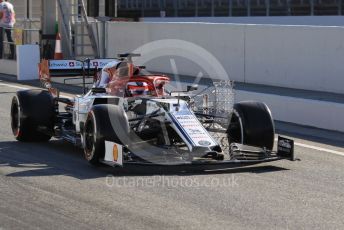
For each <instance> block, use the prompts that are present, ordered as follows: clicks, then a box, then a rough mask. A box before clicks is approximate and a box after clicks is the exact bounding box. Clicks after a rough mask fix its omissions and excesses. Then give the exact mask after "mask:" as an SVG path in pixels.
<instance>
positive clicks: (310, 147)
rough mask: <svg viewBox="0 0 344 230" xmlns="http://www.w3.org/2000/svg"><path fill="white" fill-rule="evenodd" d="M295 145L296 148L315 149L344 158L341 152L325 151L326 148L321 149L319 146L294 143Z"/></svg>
mask: <svg viewBox="0 0 344 230" xmlns="http://www.w3.org/2000/svg"><path fill="white" fill-rule="evenodd" d="M294 144H295V145H296V146H299V147H303V148H307V149H313V150H318V151H322V152H327V153H332V154H336V155H339V156H344V153H343V152H339V151H336V150H331V149H325V148H321V147H317V146H313V145H307V144H302V143H294Z"/></svg>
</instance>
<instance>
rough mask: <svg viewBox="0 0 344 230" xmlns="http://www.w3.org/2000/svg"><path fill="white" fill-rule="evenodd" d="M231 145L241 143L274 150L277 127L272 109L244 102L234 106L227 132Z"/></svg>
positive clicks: (263, 105)
mask: <svg viewBox="0 0 344 230" xmlns="http://www.w3.org/2000/svg"><path fill="white" fill-rule="evenodd" d="M227 134H228V140H229V143H230V144H231V143H241V144H246V145H251V146H256V147H261V148H267V149H269V150H272V148H273V145H274V139H275V126H274V121H273V119H272V116H271V112H270V109H269V108H268V106H267V105H266V104H264V103H260V102H255V101H244V102H239V103H237V104H235V105H234V112H233V115H232V118H231V122H230V125H229V128H228V130H227Z"/></svg>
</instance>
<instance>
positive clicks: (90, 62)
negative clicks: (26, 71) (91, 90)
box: [38, 59, 120, 95]
mask: <svg viewBox="0 0 344 230" xmlns="http://www.w3.org/2000/svg"><path fill="white" fill-rule="evenodd" d="M113 61H118V62H120V60H118V59H86V60H84V61H80V60H45V59H43V60H42V62H41V63H39V64H38V71H39V79H40V81H41V83H42V84H43V86H44V87H45V88H47V89H48V90H49V91H50V92H51V93H52V94H53V95H55V94H56V92H57V90H56V89H54V88H53V87H52V84H51V77H75V76H82V79H83V88H84V93H85V91H86V86H85V84H86V83H85V78H86V76H96V74H97V72H98V71H99V70H101V69H103V68H104V67H105V66H106V65H107V64H108V63H110V62H113ZM94 80H96V78H95V79H94Z"/></svg>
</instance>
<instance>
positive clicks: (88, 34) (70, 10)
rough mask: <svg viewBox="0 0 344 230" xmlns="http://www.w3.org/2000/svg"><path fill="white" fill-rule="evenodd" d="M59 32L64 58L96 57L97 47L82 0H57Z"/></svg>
mask: <svg viewBox="0 0 344 230" xmlns="http://www.w3.org/2000/svg"><path fill="white" fill-rule="evenodd" d="M57 3H58V9H59V15H60V17H59V20H60V27H61V29H60V32H61V36H62V41H63V43H62V44H64V45H65V46H66V47H67V49H66V51H67V52H68V54H67V55H66V54H65V56H68V57H66V58H72V59H84V58H98V57H99V49H98V44H97V39H96V35H95V32H94V30H93V24H94V23H96V20H94V21H93V22H94V23H91V21H90V19H89V18H88V17H87V12H86V7H85V4H84V1H83V0H58V1H57Z"/></svg>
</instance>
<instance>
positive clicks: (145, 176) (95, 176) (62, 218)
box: [0, 81, 344, 230]
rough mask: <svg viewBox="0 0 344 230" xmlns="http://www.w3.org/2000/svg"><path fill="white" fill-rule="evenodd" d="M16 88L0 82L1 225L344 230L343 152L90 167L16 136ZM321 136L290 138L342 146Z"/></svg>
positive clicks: (63, 146)
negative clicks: (236, 165)
mask: <svg viewBox="0 0 344 230" xmlns="http://www.w3.org/2000/svg"><path fill="white" fill-rule="evenodd" d="M0 83H6V84H12V83H8V82H3V81H2V82H0ZM19 87H20V86H19ZM24 87H26V86H24ZM16 90H17V89H15V88H13V87H8V86H6V85H1V84H0V229H1V230H2V229H23V228H25V229H37V228H42V229H221V230H223V229H343V227H344V218H343V217H344V208H343V207H344V156H340V155H336V154H332V153H329V152H324V151H318V150H315V149H310V148H305V147H300V146H296V149H295V151H296V153H297V157H298V158H300V159H301V161H296V162H290V161H279V162H272V163H268V164H261V165H257V166H253V167H252V166H251V167H245V168H240V169H221V170H220V169H218V170H211V171H202V170H197V169H178V168H177V169H168V170H167V171H165V170H164V168H159V167H130V168H127V169H125V170H121V169H113V168H110V167H106V166H102V167H99V168H95V167H93V166H91V165H89V164H88V163H87V162H86V160H85V159H84V158H83V153H82V151H81V150H80V149H77V148H75V147H74V146H73V145H70V144H67V143H65V142H63V141H58V140H52V141H51V142H49V143H44V144H37V143H19V142H16V141H15V140H14V138H13V137H12V134H11V131H10V120H9V108H10V102H11V98H12V96H13V95H14V93H15V91H16ZM294 128H295V127H294ZM296 128H297V129H302V127H296ZM281 131H283V128H282V130H281ZM283 132H285V133H288V132H290V129H289V131H288V130H287V128H286V131H283ZM288 134H290V133H288ZM324 135H326V136H324V137H323V138H322V137H319V136H318V137H316V138H315V137H314V136H312V135H310V136H308V135H303V134H298V135H296V134H295V135H294V136H297V139H296V141H297V142H298V143H302V144H306V145H310V146H315V147H322V148H323V149H330V150H333V151H337V152H343V153H344V148H343V142H340V141H332V140H331V138H329V137H330V136H329V135H327V134H324ZM290 136H292V134H290ZM335 136H338V135H337V134H333V137H335ZM315 139H316V140H317V142H314V140H315Z"/></svg>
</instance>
